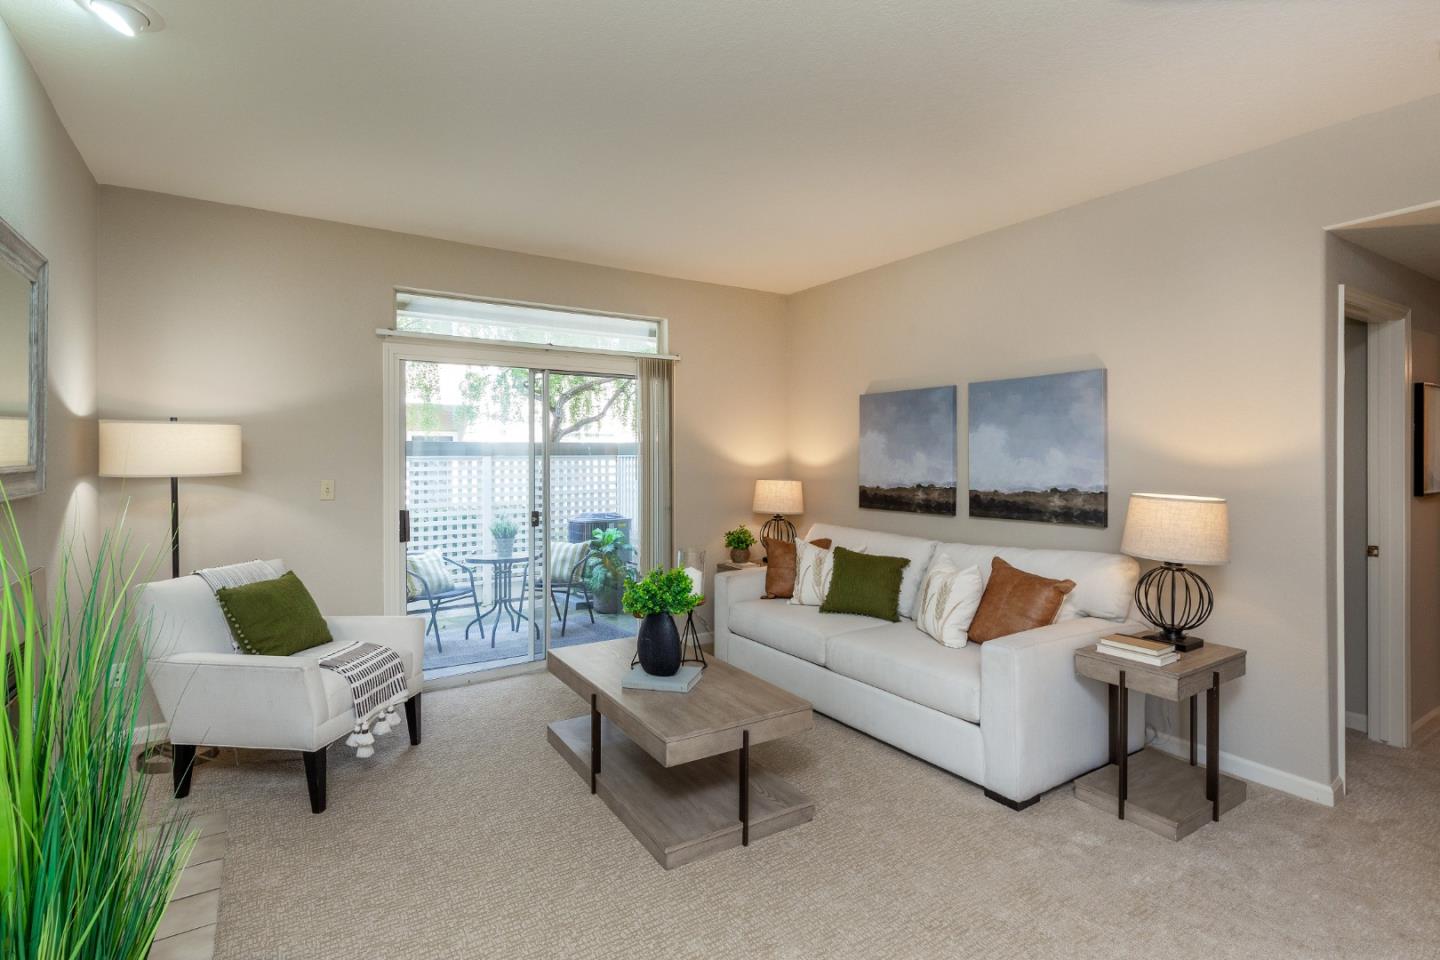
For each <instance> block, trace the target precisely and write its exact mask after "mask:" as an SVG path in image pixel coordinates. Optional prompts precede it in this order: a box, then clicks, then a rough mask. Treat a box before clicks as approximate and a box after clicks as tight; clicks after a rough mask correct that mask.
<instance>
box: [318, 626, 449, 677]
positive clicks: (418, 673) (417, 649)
mask: <svg viewBox="0 0 1440 960" xmlns="http://www.w3.org/2000/svg"><path fill="white" fill-rule="evenodd" d="M325 625H326V626H328V627H329V628H330V636H332V637H334V638H335V639H336V640H339V641H342V642H344V643H374V644H377V645H379V646H382V647H389V648H390V649H392V650H394V651H395V652H396V653H399V654H400V655H401V656H402V657H404V658H405V659H406V663H407V664H408V666H409V669H408V671H407V675H406V678H405V680H406V685H407V686H408V687H409V689H410V692H411V693H419V692H420V686H421V684H422V683H423V682H424V660H425V618H424V617H378V616H352V617H326V618H325Z"/></svg>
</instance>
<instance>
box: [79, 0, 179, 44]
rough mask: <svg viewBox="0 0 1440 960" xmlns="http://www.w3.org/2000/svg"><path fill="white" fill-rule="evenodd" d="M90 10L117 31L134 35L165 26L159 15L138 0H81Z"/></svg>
mask: <svg viewBox="0 0 1440 960" xmlns="http://www.w3.org/2000/svg"><path fill="white" fill-rule="evenodd" d="M81 2H82V3H83V4H84V5H85V6H86V7H88V8H89V10H90V12H91V13H93V14H95V16H96V17H98V18H99V20H100V22H101V23H103V24H105V26H107V27H109V28H110V29H111V30H114V31H115V32H116V33H119V34H122V35H124V36H127V37H133V36H136V35H138V34H141V33H145V32H146V31H149V32H152V33H153V32H154V31H156V30H159V29H160V28H161V27H162V26H164V21H163V20H161V19H160V17H159V15H157V14H156V13H155V11H154V10H151V9H150V8H149V7H147V6H145V4H143V3H139V2H136V0H81Z"/></svg>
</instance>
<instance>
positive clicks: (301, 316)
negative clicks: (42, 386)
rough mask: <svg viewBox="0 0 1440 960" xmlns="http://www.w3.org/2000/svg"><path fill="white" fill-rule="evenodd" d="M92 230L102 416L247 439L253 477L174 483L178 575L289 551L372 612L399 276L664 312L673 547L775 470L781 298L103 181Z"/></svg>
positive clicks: (154, 527)
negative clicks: (239, 429) (384, 399)
mask: <svg viewBox="0 0 1440 960" xmlns="http://www.w3.org/2000/svg"><path fill="white" fill-rule="evenodd" d="M99 236H100V255H99V265H100V266H99V277H100V281H99V282H100V354H101V357H102V358H103V362H102V364H101V369H100V381H99V382H100V410H101V413H102V415H103V416H106V417H136V418H163V417H166V416H170V415H175V416H179V417H181V418H183V419H194V420H224V421H230V422H237V423H240V424H241V425H242V426H243V427H244V431H245V440H244V456H245V472H244V474H243V475H241V476H238V477H233V478H223V479H215V480H187V481H182V488H183V489H182V492H181V498H182V504H183V513H184V516H183V518H182V537H181V539H182V542H183V546H184V550H185V552H184V556H183V558H182V561H183V564H184V566H185V568H186V569H191V568H194V567H198V566H205V565H209V564H215V563H222V562H226V561H231V560H235V559H247V558H251V557H256V556H283V557H284V558H285V559H286V560H288V561H289V562H290V563H292V564H293V565H294V566H295V567H296V569H297V570H299V571H300V572H301V575H302V576H303V577H304V579H305V581H306V583H307V584H308V585H310V587H311V589H312V590H313V591H314V593H315V594H316V597H317V599H318V601H319V602H320V604H321V606H322V607H323V608H326V609H328V610H331V611H337V612H354V613H365V612H379V611H380V610H381V606H382V596H381V550H382V546H383V544H384V543H385V542H386V541H387V539H388V536H389V535H390V531H392V530H393V529H394V524H393V522H392V521H391V519H390V518H383V517H382V516H381V502H380V501H381V416H380V414H381V341H380V340H379V338H377V337H376V336H375V328H376V327H386V326H391V325H393V322H394V317H393V305H394V294H393V288H394V287H395V286H410V287H419V288H423V289H432V290H446V291H453V292H457V293H466V294H475V295H481V296H490V297H500V298H506V299H515V300H528V301H536V302H541V303H553V304H561V305H566V306H578V307H589V308H594V309H601V310H614V311H619V312H623V313H634V314H644V315H649V316H663V317H667V318H669V321H670V340H671V348H672V350H673V351H674V352H676V353H678V354H680V355H681V356H682V361H681V363H680V364H679V366H678V367H677V369H676V375H675V424H676V436H675V540H676V543H677V544H681V545H688V544H694V545H702V546H705V547H706V548H707V549H708V555H709V558H710V560H711V563H712V565H713V563H714V561H716V560H718V559H721V541H720V535H721V534H722V532H723V531H724V530H725V529H727V527H729V526H732V525H733V524H734V523H736V522H739V521H742V520H745V521H751V520H753V518H752V517H751V514H750V500H749V498H750V493H751V488H752V485H753V481H754V480H755V479H756V478H757V477H759V476H762V475H772V474H774V473H775V472H776V471H777V470H783V467H784V464H785V460H786V453H785V422H784V396H785V377H786V371H787V370H788V366H787V364H786V362H785V360H784V359H783V358H782V357H781V355H780V347H781V345H782V343H783V336H784V335H783V319H784V307H785V304H784V300H783V298H781V297H779V296H777V295H773V294H766V293H757V292H752V291H746V290H739V289H735V288H730V287H721V286H713V285H707V284H700V283H691V282H686V281H680V280H670V279H665V278H661V277H656V276H651V275H646V274H638V273H629V272H625V271H621V270H612V269H606V268H600V267H591V266H585V265H582V264H577V263H570V262H566V261H561V260H551V259H545V258H541V257H533V256H526V255H522V254H514V253H506V252H503V251H499V250H490V249H484V248H480V247H473V246H465V245H462V244H457V243H449V242H443V241H437V240H429V239H424V238H421V237H415V236H407V235H404V234H398V233H388V232H385V231H380V230H371V229H365V228H359V227H352V226H343V225H340V224H335V223H328V222H325V221H319V220H310V219H304V218H300V217H291V216H283V215H279V214H273V213H263V212H260V211H256V210H249V209H245V208H241V207H231V206H223V205H219V204H213V203H203V202H199V201H193V200H184V199H180V198H177V197H171V196H164V195H161V194H153V193H143V192H138V191H133V190H123V189H115V188H109V187H106V188H104V189H102V191H101V197H100V231H99ZM322 479H333V480H335V482H336V499H335V501H334V502H321V501H320V500H319V497H318V485H319V481H320V480H322ZM103 484H104V503H105V507H106V513H107V516H108V515H111V514H112V513H113V512H114V511H116V510H117V509H118V508H119V506H120V505H121V503H122V502H123V499H124V497H125V496H126V495H127V494H129V495H131V497H132V505H131V512H130V519H131V525H132V528H133V530H134V531H135V534H136V536H137V539H138V540H139V541H140V542H143V543H146V544H150V545H163V544H164V542H165V539H166V523H167V519H166V518H167V513H166V511H167V509H168V507H167V505H168V491H167V487H166V482H165V481H163V480H152V481H127V482H125V483H122V482H120V481H116V480H106V481H103ZM168 573H169V571H168V562H166V563H163V564H162V567H161V569H160V571H159V574H162V575H166V576H168Z"/></svg>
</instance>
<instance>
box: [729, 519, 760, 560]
mask: <svg viewBox="0 0 1440 960" xmlns="http://www.w3.org/2000/svg"><path fill="white" fill-rule="evenodd" d="M725 546H727V547H729V548H730V559H731V560H732V561H734V562H735V563H748V562H749V561H750V548H751V547H753V546H755V534H753V533H751V532H750V528H749V527H747V526H745V524H743V523H742V524H740V526H738V527H736V528H735V529H734V530H727V531H725Z"/></svg>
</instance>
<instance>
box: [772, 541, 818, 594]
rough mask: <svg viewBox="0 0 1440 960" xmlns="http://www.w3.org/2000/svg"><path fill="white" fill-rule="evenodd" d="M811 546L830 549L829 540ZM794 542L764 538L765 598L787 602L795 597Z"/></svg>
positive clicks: (795, 561)
mask: <svg viewBox="0 0 1440 960" xmlns="http://www.w3.org/2000/svg"><path fill="white" fill-rule="evenodd" d="M812 546H816V547H819V548H820V549H822V550H829V549H830V541H829V540H816V541H815V542H814V543H813V544H812ZM795 549H796V548H795V541H793V540H776V539H775V538H774V537H766V538H765V596H766V598H767V599H768V598H770V597H780V598H782V599H785V600H789V599H790V598H791V597H793V596H794V595H795V567H796V564H797V563H798V558H797V555H796V553H795Z"/></svg>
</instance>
